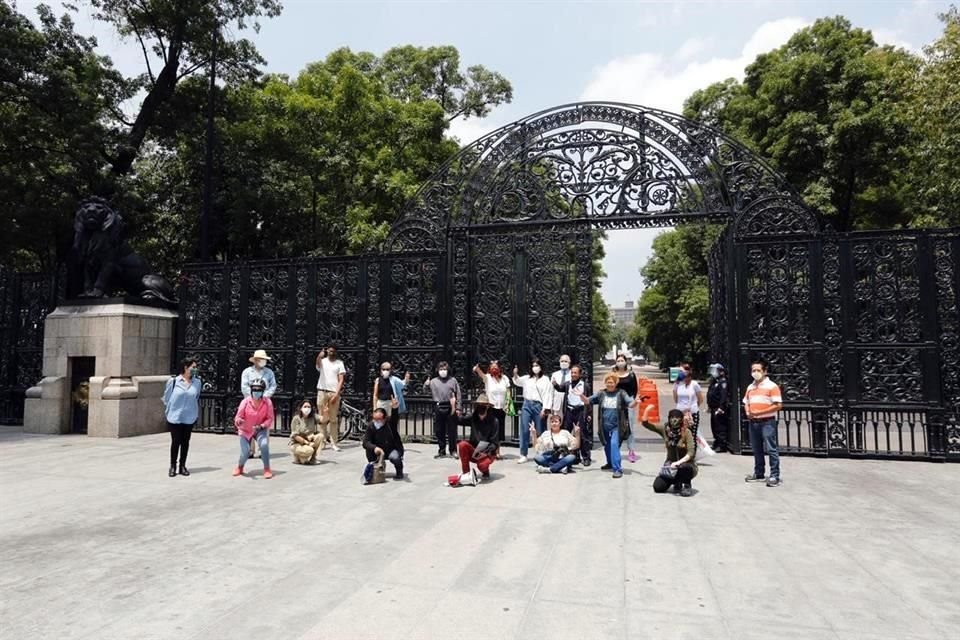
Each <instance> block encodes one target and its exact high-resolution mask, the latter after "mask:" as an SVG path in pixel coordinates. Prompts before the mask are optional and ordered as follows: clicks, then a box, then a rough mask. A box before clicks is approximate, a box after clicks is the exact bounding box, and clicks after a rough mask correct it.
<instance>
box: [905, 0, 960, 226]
mask: <svg viewBox="0 0 960 640" xmlns="http://www.w3.org/2000/svg"><path fill="white" fill-rule="evenodd" d="M940 19H941V21H942V22H943V23H944V29H943V34H942V35H941V36H940V38H939V39H937V40H936V41H935V42H933V43H932V44H931V45H929V46H928V47H926V48H925V49H924V58H923V64H922V66H921V68H920V71H919V73H918V74H917V76H916V78H915V80H914V83H913V90H912V95H913V98H912V99H911V100H910V101H909V102H908V103H907V105H906V107H905V111H906V119H907V120H908V121H909V122H910V123H912V136H911V140H912V141H913V144H912V145H911V147H910V153H909V163H908V171H907V172H906V175H907V180H908V182H909V188H908V206H910V207H911V208H912V209H913V211H914V213H915V216H914V218H913V220H912V224H913V225H915V226H952V225H960V170H958V167H960V10H958V8H957V7H956V6H953V7H951V8H950V10H949V11H947V12H946V13H944V14H942V15H941V16H940Z"/></svg>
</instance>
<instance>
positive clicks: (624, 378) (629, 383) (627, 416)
mask: <svg viewBox="0 0 960 640" xmlns="http://www.w3.org/2000/svg"><path fill="white" fill-rule="evenodd" d="M614 373H616V374H617V389H619V390H621V391H623V392H624V393H626V394H627V395H628V396H630V397H631V398H636V397H637V390H638V388H639V387H638V385H637V374H635V373H634V372H633V367H631V366H629V365H627V357H626V356H625V355H623V354H622V353H618V354H617V363H616V364H615V365H614ZM623 419H624V420H626V421H627V424H629V425H630V435H628V436H627V460H629V461H630V462H636V461H637V453H636V451H635V450H634V447H635V446H636V437H635V434H634V428H635V422H634V420H633V415H632V412H630V411H627V410H626V407H624V416H623Z"/></svg>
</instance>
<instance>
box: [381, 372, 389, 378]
mask: <svg viewBox="0 0 960 640" xmlns="http://www.w3.org/2000/svg"><path fill="white" fill-rule="evenodd" d="M380 376H381V377H382V378H389V377H390V372H389V371H381V372H380Z"/></svg>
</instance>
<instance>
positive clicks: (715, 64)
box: [20, 0, 949, 306]
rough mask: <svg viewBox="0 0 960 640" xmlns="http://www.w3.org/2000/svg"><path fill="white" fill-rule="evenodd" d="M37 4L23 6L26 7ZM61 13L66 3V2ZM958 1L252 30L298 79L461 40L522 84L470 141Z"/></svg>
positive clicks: (915, 44)
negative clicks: (344, 52)
mask: <svg viewBox="0 0 960 640" xmlns="http://www.w3.org/2000/svg"><path fill="white" fill-rule="evenodd" d="M26 4H27V3H23V2H21V3H20V5H21V9H24V8H25V5H26ZM53 4H54V6H56V4H57V3H53ZM78 4H79V5H80V7H79V8H80V13H79V15H78V16H77V18H76V20H77V25H78V29H79V30H80V31H81V32H84V33H87V34H90V35H96V36H97V38H98V41H99V43H100V48H101V50H102V52H103V53H105V54H108V55H110V56H111V57H112V58H113V59H114V63H115V64H116V65H117V66H118V67H119V68H120V69H121V70H123V71H124V72H127V73H137V72H139V71H140V70H141V69H142V68H143V61H142V58H141V55H140V51H139V49H138V48H137V46H136V45H135V43H133V42H124V41H123V40H121V39H120V38H119V37H118V36H116V35H115V34H113V33H112V32H111V31H110V30H109V29H106V28H103V27H102V26H98V25H96V24H95V23H93V21H92V20H90V19H89V14H90V9H89V7H88V6H87V5H85V4H84V3H83V2H82V0H81V1H80V2H78ZM948 7H949V2H934V1H928V0H914V1H908V2H883V1H877V0H874V1H872V2H775V1H770V0H752V1H747V0H745V1H741V2H532V1H526V2H505V1H497V2H492V1H491V2H364V1H359V0H355V1H353V2H335V1H319V0H284V11H283V14H282V15H281V16H280V17H279V18H276V19H273V20H269V21H266V22H264V23H263V25H262V29H261V31H260V33H259V34H251V35H252V39H253V40H254V41H255V42H256V43H257V46H258V47H259V49H260V52H261V53H262V54H263V55H264V57H265V58H266V59H267V60H268V62H269V64H268V66H267V68H266V70H267V71H270V72H276V73H287V74H291V75H294V74H296V73H297V72H298V71H299V70H300V69H302V68H303V67H304V65H305V64H306V63H308V62H311V61H313V60H317V59H321V58H323V57H324V56H326V54H327V53H329V52H330V51H332V50H333V49H336V48H339V47H341V46H348V47H350V48H351V49H353V50H366V51H373V52H375V53H382V52H383V51H385V50H387V49H389V48H390V47H392V46H395V45H401V44H415V45H422V46H427V45H440V44H451V45H454V46H456V47H457V48H458V49H459V50H460V55H461V60H462V62H463V64H464V65H470V64H483V65H485V66H487V67H488V68H490V69H494V70H496V71H499V72H500V73H502V74H504V75H505V76H506V77H507V78H509V79H510V81H511V82H512V83H513V88H514V100H513V102H512V103H511V104H509V105H504V106H502V107H500V108H498V109H497V110H495V111H494V112H493V113H492V114H491V116H490V117H488V118H486V119H483V120H467V121H462V122H460V121H457V122H455V123H454V125H453V127H452V133H453V134H454V135H456V136H457V137H459V138H460V139H461V141H462V142H464V143H466V142H469V141H471V140H473V139H475V138H477V137H479V136H480V135H482V134H483V133H486V132H488V131H490V130H492V129H494V128H496V127H498V126H500V125H503V124H507V123H509V122H512V121H514V120H517V119H520V118H522V117H524V116H525V115H527V114H530V113H533V112H536V111H540V110H541V109H545V108H549V107H552V106H555V105H559V104H564V103H568V102H576V101H578V100H591V99H606V100H619V101H624V102H632V103H637V104H643V105H647V106H651V107H658V108H661V109H667V110H674V111H679V110H680V108H681V106H682V103H683V100H684V98H686V97H687V96H688V95H689V94H690V93H691V92H693V91H694V90H695V89H698V88H701V87H704V86H706V85H708V84H710V83H711V82H715V81H718V80H723V79H725V78H728V77H731V76H733V77H741V76H742V73H743V68H744V67H745V66H746V65H747V64H749V63H750V62H751V61H752V60H753V59H754V57H756V55H757V54H758V53H761V52H763V51H767V50H770V49H773V48H775V47H777V46H779V45H781V44H783V43H784V42H786V40H787V39H788V38H789V37H790V35H791V34H792V33H793V32H794V31H796V30H797V29H798V28H801V27H803V26H804V25H806V24H809V23H810V22H812V21H813V20H815V19H816V18H819V17H823V16H832V15H837V14H842V15H844V16H846V17H847V18H848V19H850V20H851V22H852V23H853V24H854V25H856V26H858V27H864V28H868V29H871V30H872V31H873V32H874V36H875V37H876V39H877V40H878V41H880V42H882V43H885V44H886V43H889V44H895V45H897V46H903V47H907V48H910V49H914V50H919V49H921V48H922V47H923V45H925V44H927V43H928V42H930V41H932V40H933V39H935V38H936V37H937V36H938V35H939V33H940V23H939V21H938V20H937V14H938V13H940V12H943V11H945V10H946V9H947V8H948ZM657 233H658V231H649V230H647V231H617V232H613V233H611V235H610V238H609V240H608V241H607V245H606V249H607V259H606V261H605V264H604V267H605V270H606V272H607V274H608V276H607V280H606V282H605V283H604V287H603V294H604V298H605V299H606V300H607V301H608V302H609V303H611V304H613V305H614V306H622V304H623V301H624V300H627V299H636V298H637V297H638V296H639V294H640V292H641V290H642V285H641V282H640V277H639V273H638V268H639V267H640V266H642V265H643V264H644V262H645V261H646V258H647V257H648V256H649V253H650V243H651V242H652V239H653V237H654V236H655V235H656V234H657Z"/></svg>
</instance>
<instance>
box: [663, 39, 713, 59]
mask: <svg viewBox="0 0 960 640" xmlns="http://www.w3.org/2000/svg"><path fill="white" fill-rule="evenodd" d="M712 44H713V38H704V39H701V38H690V39H689V40H687V41H686V42H684V43H683V44H682V45H680V48H679V49H677V51H676V53H674V54H673V56H674V58H676V59H677V60H689V59H690V58H695V57H696V56H698V55H700V54H701V53H703V52H704V51H705V50H706V49H707V48H709V47H710V45H712Z"/></svg>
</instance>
